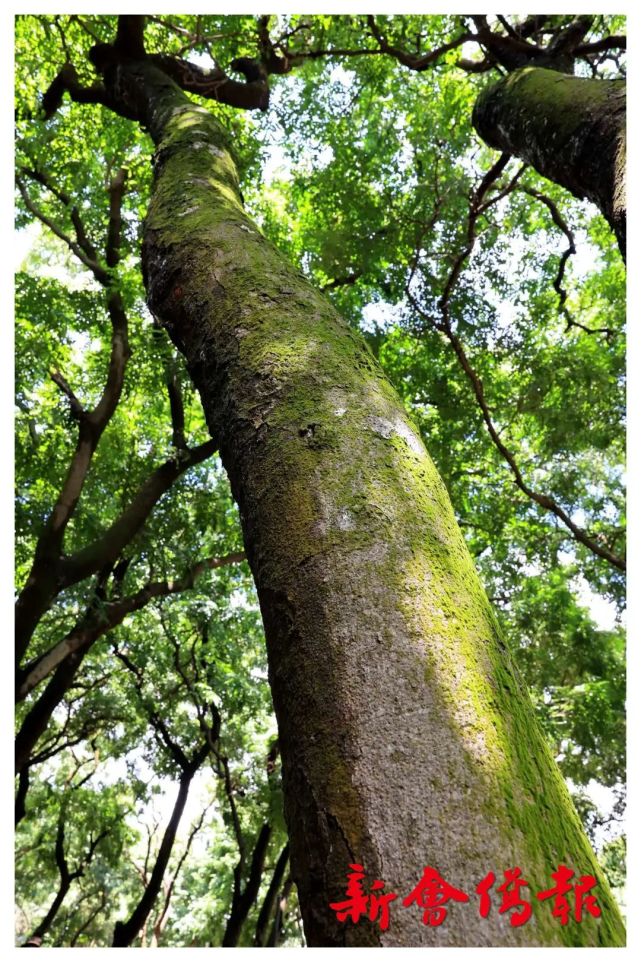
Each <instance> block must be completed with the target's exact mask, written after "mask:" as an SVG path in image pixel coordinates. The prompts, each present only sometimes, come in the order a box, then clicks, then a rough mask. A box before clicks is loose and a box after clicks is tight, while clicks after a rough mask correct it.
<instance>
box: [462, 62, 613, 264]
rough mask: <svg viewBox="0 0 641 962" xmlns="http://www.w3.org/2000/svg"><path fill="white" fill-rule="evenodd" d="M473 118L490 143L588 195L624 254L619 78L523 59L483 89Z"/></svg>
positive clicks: (559, 181)
mask: <svg viewBox="0 0 641 962" xmlns="http://www.w3.org/2000/svg"><path fill="white" fill-rule="evenodd" d="M472 121H473V123H474V126H475V128H476V130H477V132H478V133H479V135H480V136H481V137H482V138H483V140H485V141H486V143H487V144H489V146H490V147H495V148H496V149H497V150H503V151H506V152H507V153H509V154H514V155H515V156H517V157H520V158H522V160H525V161H527V162H528V163H529V164H532V166H533V167H534V168H535V169H536V170H538V172H539V173H540V174H542V175H543V176H544V177H547V178H548V179H549V180H553V181H555V183H557V184H561V186H562V187H566V188H567V189H568V190H569V191H571V192H572V193H573V194H574V196H575V197H579V198H587V199H588V200H591V201H592V202H593V203H595V204H596V205H597V207H598V208H599V210H600V211H601V213H602V214H603V216H604V217H605V218H606V220H607V221H608V223H609V224H610V226H611V227H612V229H613V230H614V233H615V234H616V238H617V240H618V242H619V248H620V250H621V253H622V255H623V257H625V229H626V200H625V156H626V151H625V81H624V80H589V79H586V78H583V77H573V76H569V75H567V74H562V73H557V71H555V70H544V69H543V68H540V67H524V68H523V69H521V70H516V71H514V73H511V74H509V75H508V76H507V77H505V78H504V79H503V80H501V81H499V83H497V84H493V85H492V86H490V87H488V88H487V89H486V90H484V91H483V93H482V94H481V95H480V97H479V98H478V100H477V102H476V104H475V106H474V112H473V116H472Z"/></svg>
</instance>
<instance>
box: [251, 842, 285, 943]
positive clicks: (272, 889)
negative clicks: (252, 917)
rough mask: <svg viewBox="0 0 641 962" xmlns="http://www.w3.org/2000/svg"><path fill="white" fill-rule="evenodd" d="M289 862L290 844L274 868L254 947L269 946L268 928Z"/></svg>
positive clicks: (258, 922)
mask: <svg viewBox="0 0 641 962" xmlns="http://www.w3.org/2000/svg"><path fill="white" fill-rule="evenodd" d="M288 862H289V844H287V845H285V847H284V848H283V850H282V852H281V853H280V855H279V856H278V861H277V862H276V865H275V866H274V873H273V875H272V880H271V882H270V883H269V888H268V889H267V892H266V893H265V898H264V899H263V904H262V905H261V907H260V912H259V913H258V920H257V922H256V932H255V935H254V945H258V946H261V947H263V948H264V947H265V946H266V945H267V940H268V938H269V932H268V927H269V923H270V921H273V920H274V917H275V910H276V905H277V902H278V893H279V891H280V887H281V885H282V882H283V877H284V875H285V869H286V868H287V864H288Z"/></svg>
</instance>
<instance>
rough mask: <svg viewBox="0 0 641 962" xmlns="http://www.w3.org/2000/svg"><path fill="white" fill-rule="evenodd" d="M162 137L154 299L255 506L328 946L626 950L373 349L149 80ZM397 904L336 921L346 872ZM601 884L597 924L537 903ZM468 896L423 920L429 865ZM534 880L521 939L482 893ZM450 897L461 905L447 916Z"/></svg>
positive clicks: (221, 150)
mask: <svg viewBox="0 0 641 962" xmlns="http://www.w3.org/2000/svg"><path fill="white" fill-rule="evenodd" d="M130 71H131V73H132V76H133V78H134V80H135V86H136V90H137V96H143V98H144V103H145V105H146V107H145V109H146V114H145V122H146V124H147V125H148V127H149V130H150V132H151V134H152V136H153V138H154V140H155V142H156V146H157V150H156V158H155V176H154V186H153V193H152V199H151V203H150V208H149V212H148V217H147V221H146V228H145V239H144V251H143V258H144V270H145V280H146V285H147V290H148V296H149V304H150V307H151V310H152V311H153V313H154V315H155V316H156V317H157V318H158V319H159V320H160V321H161V322H162V323H163V324H164V325H165V326H166V327H167V330H168V331H169V333H170V335H171V337H172V338H173V340H174V341H175V343H176V344H177V345H178V347H179V348H180V349H181V350H182V351H183V353H184V354H185V357H186V359H187V363H188V366H189V370H190V373H191V376H192V378H193V380H194V383H195V384H196V386H197V387H198V389H199V391H200V394H201V397H202V401H203V405H204V409H205V412H206V416H207V421H208V424H209V428H210V430H211V433H212V435H213V437H214V438H216V439H217V441H218V444H219V446H220V453H221V457H222V459H223V462H224V464H225V467H226V469H227V471H228V473H229V477H230V481H231V485H232V490H233V493H234V496H235V498H236V500H237V502H238V505H239V508H240V514H241V519H242V525H243V532H244V537H245V544H246V548H247V555H248V558H249V561H250V565H251V568H252V571H253V574H254V578H255V581H256V587H257V590H258V595H259V599H260V604H261V609H262V614H263V619H264V624H265V634H266V638H267V647H268V657H269V671H270V681H271V686H272V692H273V699H274V705H275V709H276V714H277V717H278V725H279V737H280V746H281V753H282V760H283V780H284V792H285V806H286V816H287V823H288V827H289V833H290V839H291V864H292V873H293V876H294V878H295V880H296V883H297V885H298V890H299V897H300V904H301V908H302V913H303V919H304V923H305V932H306V936H307V939H308V941H309V944H310V945H316V946H340V945H347V946H357V945H379V944H381V945H396V946H427V945H470V946H471V945H566V944H576V945H615V944H620V943H621V941H622V939H623V934H622V926H621V922H620V918H619V915H618V912H617V910H616V907H615V904H614V903H613V900H612V898H611V895H610V893H609V891H608V888H607V885H606V883H605V881H604V879H603V876H602V875H601V873H600V870H599V869H598V867H597V865H596V862H595V859H594V855H593V853H592V851H591V849H590V846H589V844H588V842H587V840H586V838H585V836H584V834H583V831H582V829H581V826H580V823H579V820H578V818H577V816H576V814H575V812H574V809H573V807H572V804H571V802H570V799H569V796H568V794H567V791H566V789H565V786H564V783H563V780H562V778H561V776H560V774H559V772H558V769H557V768H556V766H555V763H554V761H553V760H552V758H551V756H550V753H549V751H548V750H547V748H546V746H545V744H544V741H543V738H542V736H541V734H540V732H539V729H538V726H537V724H536V722H535V719H534V717H533V713H532V709H531V707H530V704H529V700H528V696H527V694H526V693H525V692H524V691H523V689H522V688H521V686H520V683H519V682H518V681H517V679H516V678H515V675H514V672H513V669H512V667H511V664H510V657H509V654H508V652H507V650H506V648H505V646H504V644H503V642H502V640H501V637H500V633H499V631H498V628H497V624H496V621H495V618H494V616H493V614H492V611H491V610H490V606H489V604H488V602H487V599H486V597H485V595H484V593H483V590H482V588H481V586H480V584H479V581H478V578H477V575H476V573H475V571H474V567H473V564H472V561H471V559H470V556H469V554H468V551H467V549H466V547H465V544H464V542H463V539H462V537H461V534H460V531H459V529H458V527H457V524H456V521H455V518H454V514H453V511H452V508H451V505H450V502H449V498H448V495H447V492H446V490H445V488H444V486H443V484H442V482H441V480H440V478H439V476H438V474H437V472H436V470H435V468H434V465H433V464H432V461H431V460H430V458H429V456H428V454H427V452H426V451H425V448H424V446H423V442H422V441H421V438H420V436H419V434H418V431H417V429H416V427H415V426H414V424H413V423H412V421H411V420H410V419H409V417H408V415H407V413H406V412H405V410H404V408H403V406H402V404H401V402H400V401H399V399H398V397H397V395H396V393H395V392H394V390H393V388H392V387H391V385H390V383H389V382H388V380H387V379H386V377H385V375H384V374H383V373H382V371H381V370H380V368H379V367H378V365H377V363H376V361H375V359H374V358H373V356H372V355H371V353H370V352H369V350H368V349H367V347H366V346H365V345H364V343H363V341H362V340H361V338H360V337H359V336H358V334H356V333H355V332H353V331H352V330H350V328H349V327H348V325H347V324H346V323H345V321H344V320H343V319H342V318H341V317H340V316H338V315H337V313H336V311H335V310H334V309H333V308H332V306H331V305H330V304H329V303H328V301H327V300H326V299H325V298H324V297H323V296H322V295H321V294H320V293H319V292H318V291H316V290H315V289H314V288H313V287H312V286H310V284H309V283H308V281H307V280H306V279H305V278H304V277H303V275H302V274H301V273H300V272H298V271H296V270H294V269H293V268H292V267H291V266H290V265H289V264H287V262H286V261H285V260H284V259H283V257H282V256H281V255H280V254H279V253H278V251H277V250H276V249H275V248H274V247H273V246H272V245H271V244H270V243H269V242H268V241H266V240H265V238H264V237H263V236H262V235H261V233H260V231H259V229H258V228H257V227H256V226H255V224H254V223H253V222H252V221H251V220H250V219H249V218H248V217H247V215H246V214H245V212H244V210H243V206H242V203H241V199H240V194H239V190H238V180H237V174H236V170H235V167H234V163H233V160H232V157H231V154H230V151H229V149H228V146H227V144H226V140H225V135H224V133H223V131H222V129H221V127H220V126H219V124H218V123H217V122H216V121H215V120H214V119H213V118H212V116H211V115H210V114H209V112H208V111H207V110H205V109H203V108H201V107H198V106H194V105H193V104H192V103H191V102H190V101H189V100H188V99H187V97H185V95H184V94H183V93H182V92H181V91H180V90H178V88H177V87H175V86H174V84H173V83H172V82H171V81H170V80H168V79H167V78H165V77H164V76H163V75H162V74H160V73H158V71H156V70H155V69H154V68H153V67H149V66H148V65H141V66H140V67H139V68H130ZM355 862H360V863H362V864H363V865H364V866H365V869H366V871H367V876H368V880H369V881H371V880H372V879H373V878H380V879H384V880H385V882H386V891H393V892H395V893H397V894H398V899H397V900H396V902H394V903H393V904H392V911H391V925H390V928H389V930H388V931H386V932H381V931H380V929H379V927H378V926H377V925H376V924H372V923H370V922H368V921H367V920H366V919H362V920H361V921H360V922H359V923H358V924H352V923H351V922H347V923H344V924H341V923H339V922H338V921H337V919H336V915H335V913H334V912H333V911H332V910H331V909H330V908H329V903H330V902H333V901H337V900H340V899H341V898H342V897H344V892H345V884H346V874H347V872H348V867H349V865H350V863H355ZM559 862H564V863H566V864H567V865H569V866H570V867H571V868H573V869H574V870H575V871H576V872H577V873H579V874H582V873H586V872H594V873H595V874H596V875H597V876H598V878H599V889H598V895H599V899H600V903H601V906H602V909H603V914H602V916H601V918H600V919H599V920H595V919H593V918H592V917H591V916H588V917H586V919H585V920H584V921H583V923H582V924H581V925H578V924H576V923H571V924H570V925H568V926H567V927H564V926H561V925H560V924H559V922H558V920H556V919H553V918H552V914H551V907H550V903H548V902H545V903H538V902H537V900H536V899H535V898H534V894H533V893H534V891H536V890H541V889H544V888H548V887H549V886H550V885H551V879H550V873H551V872H552V871H553V870H555V869H556V867H557V865H558V864H559ZM426 865H432V866H434V867H436V868H437V869H438V870H439V871H440V872H441V874H442V875H443V877H444V878H445V879H447V881H448V882H449V883H451V884H452V885H455V886H457V887H460V888H463V889H464V890H465V891H466V892H467V893H468V894H469V895H470V904H468V905H459V904H453V907H452V908H451V910H450V912H449V915H448V918H447V920H446V922H445V924H443V925H441V926H440V927H431V926H427V925H424V924H423V922H422V910H421V909H420V908H418V907H417V906H413V907H409V908H404V907H403V906H402V904H401V901H402V897H403V896H405V895H408V894H409V893H410V891H411V890H412V889H413V888H414V887H415V885H416V884H417V883H418V881H419V880H420V878H421V875H422V871H423V867H424V866H426ZM516 865H519V866H521V868H522V869H523V872H524V876H525V877H526V878H527V879H528V881H529V883H530V886H531V888H530V892H531V893H532V894H531V896H530V898H531V901H532V902H533V910H534V917H533V919H532V920H531V921H530V922H529V923H528V924H527V925H523V926H521V927H520V928H512V927H511V926H510V924H509V918H508V917H507V915H499V914H498V911H497V909H498V905H497V904H495V905H494V908H493V910H492V912H491V913H490V914H489V916H488V917H487V918H486V919H482V918H481V917H480V916H479V912H478V905H477V897H476V896H475V894H474V889H475V886H476V884H477V883H478V882H479V881H480V880H481V879H482V878H483V877H484V876H485V875H486V874H487V872H488V871H489V870H490V869H491V870H493V871H494V872H495V873H496V876H497V884H498V883H499V882H500V881H502V879H503V874H502V873H503V870H504V869H508V868H512V867H513V866H516ZM450 904H452V903H450Z"/></svg>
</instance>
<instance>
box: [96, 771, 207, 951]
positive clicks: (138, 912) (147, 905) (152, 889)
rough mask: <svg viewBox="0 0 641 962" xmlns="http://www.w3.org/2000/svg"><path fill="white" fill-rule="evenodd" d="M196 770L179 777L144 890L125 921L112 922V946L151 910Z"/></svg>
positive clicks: (122, 943)
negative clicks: (168, 816)
mask: <svg viewBox="0 0 641 962" xmlns="http://www.w3.org/2000/svg"><path fill="white" fill-rule="evenodd" d="M197 770H198V769H197V767H196V768H193V770H192V769H188V770H187V771H186V772H183V774H182V775H181V776H180V784H179V788H178V795H177V796H176V801H175V803H174V807H173V810H172V813H171V818H170V819H169V822H168V823H167V827H166V829H165V834H164V835H163V838H162V842H161V843H160V849H159V850H158V855H157V857H156V861H155V863H154V867H153V870H152V873H151V877H150V879H149V881H148V882H147V884H146V886H145V890H144V892H143V893H142V896H141V898H140V901H139V902H138V905H137V906H136V908H135V909H134V910H133V912H132V913H131V915H130V916H129V918H128V919H127V920H126V921H125V922H116V925H115V927H114V938H113V943H112V945H113V946H114V948H127V947H128V946H130V945H131V943H132V942H133V940H134V939H135V938H136V936H137V935H138V933H139V932H140V930H141V928H142V927H143V925H144V924H145V922H146V921H147V916H148V915H149V913H150V912H151V910H152V908H153V905H154V902H155V901H156V899H157V898H158V893H159V892H160V887H161V885H162V880H163V877H164V874H165V870H166V868H167V863H168V862H169V858H170V856H171V851H172V849H173V847H174V840H175V838H176V832H177V831H178V826H179V825H180V819H181V818H182V814H183V811H184V808H185V804H186V802H187V796H188V795H189V786H190V785H191V782H192V779H193V777H194V775H195V774H196V771H197Z"/></svg>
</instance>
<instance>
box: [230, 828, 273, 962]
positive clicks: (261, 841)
mask: <svg viewBox="0 0 641 962" xmlns="http://www.w3.org/2000/svg"><path fill="white" fill-rule="evenodd" d="M271 834H272V829H271V825H270V824H269V823H268V822H265V824H264V825H263V826H262V828H261V830H260V832H259V833H258V838H257V839H256V844H255V845H254V851H253V852H252V860H251V864H250V866H249V875H248V878H247V881H246V883H245V886H244V888H241V884H242V869H243V859H242V857H241V861H240V862H239V864H238V865H237V866H236V871H235V872H234V894H233V898H232V903H231V910H230V913H229V918H228V919H227V925H226V926H225V933H224V935H223V946H224V947H225V948H230V947H232V946H237V945H238V943H239V941H240V937H241V935H242V931H243V925H244V924H245V921H246V919H247V916H248V915H249V910H250V909H251V907H252V905H253V904H254V902H255V901H256V898H257V897H258V890H259V888H260V882H261V879H262V877H263V865H264V863H265V855H266V854H267V846H268V845H269V840H270V838H271Z"/></svg>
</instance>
